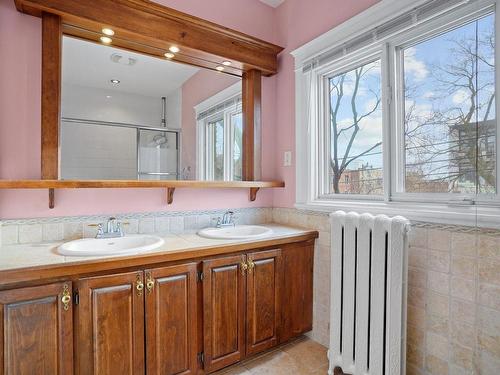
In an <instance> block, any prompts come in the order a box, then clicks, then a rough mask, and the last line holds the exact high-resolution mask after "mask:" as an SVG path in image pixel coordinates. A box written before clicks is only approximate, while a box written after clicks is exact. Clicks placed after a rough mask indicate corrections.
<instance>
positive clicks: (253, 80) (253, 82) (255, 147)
mask: <svg viewBox="0 0 500 375" xmlns="http://www.w3.org/2000/svg"><path fill="white" fill-rule="evenodd" d="M261 82H262V74H261V72H260V71H258V70H250V71H248V72H245V73H243V82H242V86H243V87H242V105H243V158H242V159H243V180H245V181H252V180H258V179H260V176H261V171H260V167H261V106H262V88H261V86H262V83H261Z"/></svg>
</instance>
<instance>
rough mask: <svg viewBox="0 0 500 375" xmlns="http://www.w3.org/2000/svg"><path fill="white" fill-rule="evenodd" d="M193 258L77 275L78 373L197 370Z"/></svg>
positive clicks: (104, 374)
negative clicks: (119, 271)
mask: <svg viewBox="0 0 500 375" xmlns="http://www.w3.org/2000/svg"><path fill="white" fill-rule="evenodd" d="M196 275H197V272H196V263H188V264H183V265H177V266H170V267H162V268H155V269H148V270H146V271H138V272H130V273H124V274H117V275H111V276H98V277H91V278H86V279H81V280H80V281H79V282H78V283H77V288H78V293H79V305H78V308H77V314H76V316H77V318H76V330H77V345H76V351H77V353H78V355H77V366H76V369H77V371H76V373H77V374H78V375H92V374H93V375H115V374H134V375H139V374H141V375H144V374H145V373H147V374H154V375H174V374H182V375H188V374H195V373H196V371H197V368H198V363H197V304H196V299H197V290H196V288H197V286H196V283H197V281H196Z"/></svg>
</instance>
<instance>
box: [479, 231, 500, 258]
mask: <svg viewBox="0 0 500 375" xmlns="http://www.w3.org/2000/svg"><path fill="white" fill-rule="evenodd" d="M478 242H479V244H478V253H479V256H481V257H500V238H499V237H493V236H488V235H485V234H481V235H479V238H478Z"/></svg>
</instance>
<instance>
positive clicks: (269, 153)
mask: <svg viewBox="0 0 500 375" xmlns="http://www.w3.org/2000/svg"><path fill="white" fill-rule="evenodd" d="M157 2H158V3H161V4H163V5H166V6H170V7H173V8H175V9H178V10H180V11H183V12H187V13H190V14H193V15H195V16H198V17H202V18H205V19H207V20H210V21H213V22H216V23H219V24H221V25H224V26H227V27H230V28H234V29H237V30H240V31H242V32H244V33H247V34H250V35H253V36H256V37H258V38H261V39H265V40H267V41H270V42H274V43H277V44H280V45H282V46H284V47H286V50H285V51H284V52H283V53H282V54H281V55H280V58H279V70H280V72H279V73H278V74H277V75H276V76H274V77H272V78H264V80H263V93H262V95H263V108H262V124H263V128H262V133H263V140H262V142H263V144H262V160H263V178H264V179H270V178H273V179H283V180H285V183H286V185H287V187H286V188H285V189H279V190H278V189H276V190H273V191H270V190H267V191H266V190H264V191H261V192H259V195H258V197H257V200H256V202H253V203H251V202H249V201H248V192H247V191H245V190H214V191H212V190H210V191H199V190H189V189H179V190H178V191H177V192H176V193H175V199H174V204H173V205H172V206H170V207H168V208H167V207H166V205H165V192H164V191H162V190H157V189H152V190H145V189H136V190H129V189H127V190H98V189H89V190H80V191H79V190H68V191H58V192H56V208H55V209H54V210H48V208H47V192H46V191H0V218H17V217H39V216H59V215H84V214H94V213H95V214H100V213H113V212H132V211H159V210H165V209H172V210H188V209H202V208H221V207H247V206H256V207H261V206H271V205H273V204H274V206H278V207H290V206H292V205H293V203H294V200H295V169H294V166H292V167H283V166H282V160H283V152H284V151H286V150H291V151H295V134H294V133H295V124H294V121H295V114H294V73H293V58H292V57H291V55H290V54H289V52H290V51H292V50H294V49H295V48H297V47H299V46H300V45H302V44H304V43H305V42H307V41H309V40H311V39H312V38H314V37H316V36H318V35H320V34H322V33H324V32H325V31H327V30H329V29H331V28H332V27H335V26H336V25H338V24H340V23H342V22H343V21H345V20H346V19H348V18H350V17H352V16H354V15H355V14H357V13H359V12H361V11H363V10H364V9H366V8H367V7H369V6H371V5H373V4H374V3H376V2H377V0H356V1H344V0H314V1H304V0H286V1H285V2H284V3H283V4H282V5H281V6H279V7H278V8H277V9H273V8H271V7H268V6H266V5H264V4H262V3H261V2H260V1H258V0H210V1H209V0H204V1H200V0H157ZM40 36H41V29H40V20H39V19H37V18H34V17H30V16H26V15H23V14H20V13H18V12H17V11H16V10H15V7H14V1H13V0H0V50H1V51H2V54H1V55H2V58H1V59H0V82H1V85H0V178H3V179H13V178H38V177H39V165H40V157H39V155H40V144H39V143H40V142H39V139H40V128H39V124H40V50H41V48H40Z"/></svg>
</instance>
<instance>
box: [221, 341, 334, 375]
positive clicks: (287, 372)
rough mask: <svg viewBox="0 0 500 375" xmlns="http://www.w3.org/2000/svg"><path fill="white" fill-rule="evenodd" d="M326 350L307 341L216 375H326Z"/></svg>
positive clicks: (298, 342)
mask: <svg viewBox="0 0 500 375" xmlns="http://www.w3.org/2000/svg"><path fill="white" fill-rule="evenodd" d="M326 350H327V349H326V348H325V347H324V346H322V345H321V344H318V343H317V342H315V341H312V340H310V339H308V338H306V337H303V338H300V339H298V340H296V341H293V342H291V343H289V344H286V345H284V346H281V347H279V348H278V349H276V350H274V351H272V352H269V353H265V354H262V355H260V356H257V357H254V358H251V359H249V360H246V361H243V362H242V363H240V364H238V365H235V366H231V367H228V368H226V369H223V370H221V371H219V372H217V373H215V374H216V375H326V373H327V371H328V359H327V356H326Z"/></svg>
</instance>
